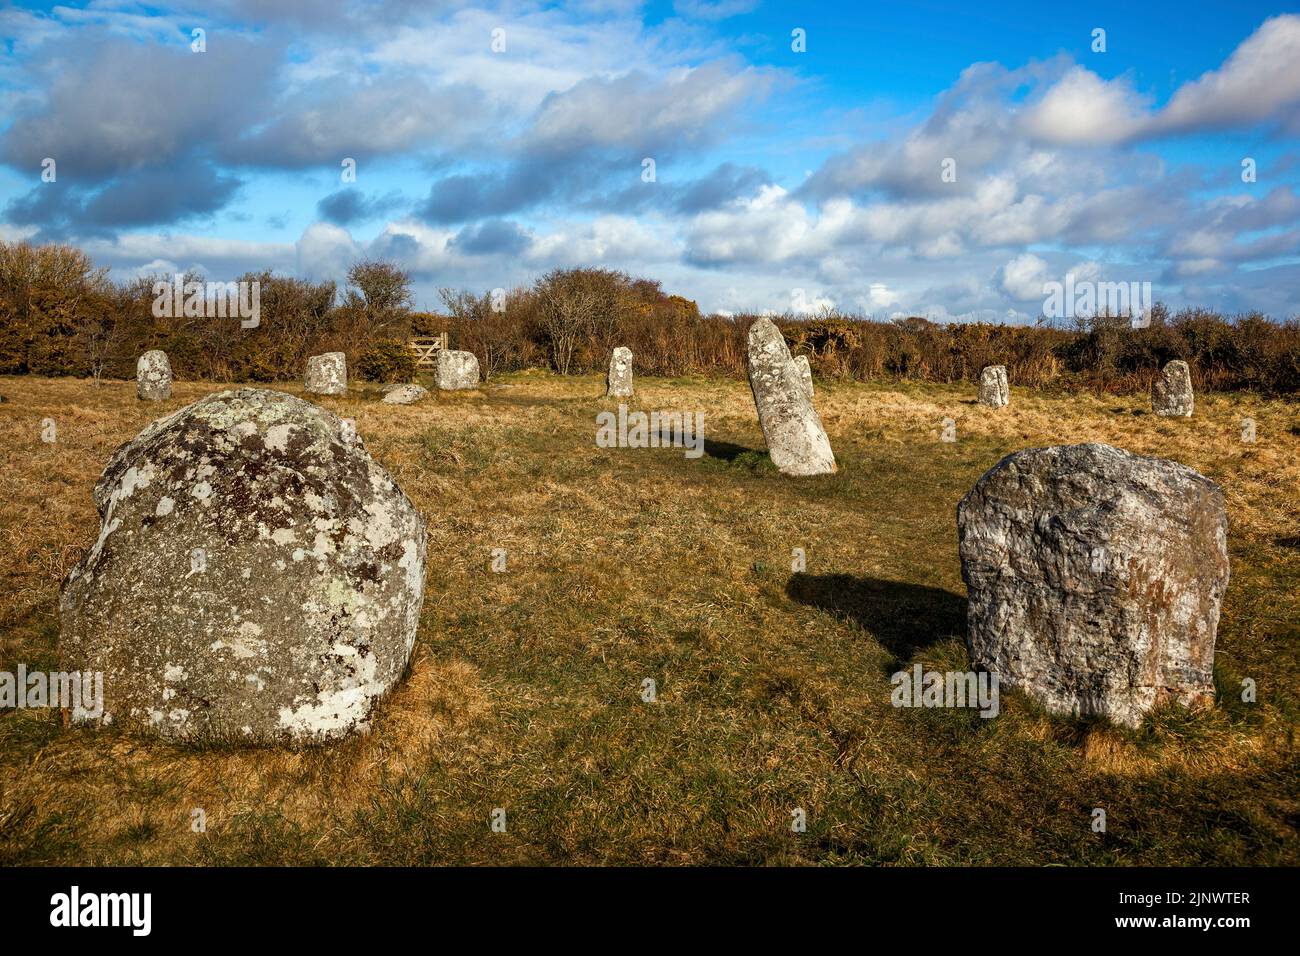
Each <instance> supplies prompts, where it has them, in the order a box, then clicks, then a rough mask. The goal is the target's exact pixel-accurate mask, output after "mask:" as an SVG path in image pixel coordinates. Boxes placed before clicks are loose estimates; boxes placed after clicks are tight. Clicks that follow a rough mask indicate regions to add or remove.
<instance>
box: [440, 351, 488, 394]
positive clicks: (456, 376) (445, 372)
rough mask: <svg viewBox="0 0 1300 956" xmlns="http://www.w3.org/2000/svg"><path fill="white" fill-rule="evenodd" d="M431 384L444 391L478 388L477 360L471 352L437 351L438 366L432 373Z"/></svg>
mask: <svg viewBox="0 0 1300 956" xmlns="http://www.w3.org/2000/svg"><path fill="white" fill-rule="evenodd" d="M433 384H434V386H435V387H436V388H440V389H443V390H444V391H445V390H451V389H459V388H478V359H477V358H475V356H474V353H473V352H458V351H455V350H453V349H439V350H438V364H437V367H436V368H435V369H434V372H433Z"/></svg>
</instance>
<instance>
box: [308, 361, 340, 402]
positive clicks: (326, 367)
mask: <svg viewBox="0 0 1300 956" xmlns="http://www.w3.org/2000/svg"><path fill="white" fill-rule="evenodd" d="M306 389H307V391H308V392H310V393H311V394H312V395H346V394H347V393H348V357H347V356H346V355H344V354H343V353H342V352H326V353H325V354H324V355H313V356H312V357H311V358H309V359H308V360H307V379H306Z"/></svg>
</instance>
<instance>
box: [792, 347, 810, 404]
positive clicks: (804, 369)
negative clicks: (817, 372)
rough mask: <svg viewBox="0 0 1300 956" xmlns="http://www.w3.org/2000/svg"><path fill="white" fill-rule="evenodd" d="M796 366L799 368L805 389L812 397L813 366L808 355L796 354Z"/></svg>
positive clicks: (800, 378) (800, 379)
mask: <svg viewBox="0 0 1300 956" xmlns="http://www.w3.org/2000/svg"><path fill="white" fill-rule="evenodd" d="M794 367H795V368H797V369H798V370H799V381H801V382H803V390H804V391H805V392H807V393H808V397H809V398H812V397H813V383H812V366H810V365H809V364H808V356H806V355H796V356H795V357H794Z"/></svg>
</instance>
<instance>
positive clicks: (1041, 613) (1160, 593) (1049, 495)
mask: <svg viewBox="0 0 1300 956" xmlns="http://www.w3.org/2000/svg"><path fill="white" fill-rule="evenodd" d="M957 536H958V543H959V548H960V552H961V566H962V578H963V579H964V580H965V581H966V585H967V589H968V592H969V604H968V615H967V636H966V643H967V647H968V649H969V651H970V655H971V660H972V661H973V662H974V664H975V665H976V666H977V667H979V668H983V669H987V670H989V671H991V672H993V673H995V674H997V675H999V677H1000V679H1001V681H1002V682H1003V683H1004V684H1006V685H1009V686H1012V687H1019V688H1021V689H1023V690H1024V691H1025V692H1026V693H1028V694H1029V695H1031V696H1032V697H1034V698H1035V699H1037V700H1038V701H1040V702H1041V703H1042V704H1043V706H1045V707H1046V708H1047V709H1048V710H1049V711H1051V712H1053V713H1061V714H1076V715H1087V714H1097V715H1102V716H1105V717H1108V718H1110V720H1112V721H1114V722H1115V723H1117V724H1121V725H1123V726H1127V727H1134V726H1136V725H1137V724H1138V723H1140V722H1141V720H1142V716H1143V715H1144V714H1145V713H1146V712H1147V711H1149V710H1150V709H1151V708H1152V707H1154V706H1156V705H1158V704H1160V703H1162V702H1164V701H1166V700H1170V699H1172V700H1177V701H1179V702H1180V703H1182V704H1184V705H1188V706H1191V705H1196V704H1202V703H1207V702H1212V701H1213V699H1214V685H1213V680H1212V672H1213V667H1214V638H1215V632H1216V630H1217V628H1218V623H1219V608H1220V606H1221V604H1222V601H1223V593H1224V590H1225V589H1226V587H1227V584H1228V517H1227V513H1226V511H1225V507H1224V497H1223V491H1222V490H1221V489H1220V488H1219V486H1218V485H1216V484H1214V483H1213V482H1212V481H1210V480H1209V479H1207V478H1205V477H1203V476H1201V475H1200V474H1198V473H1197V472H1195V471H1193V470H1192V469H1190V468H1187V467H1185V466H1184V465H1180V464H1177V463H1176V462H1172V461H1166V460H1164V459H1160V458H1143V457H1139V456H1137V455H1133V454H1130V453H1129V452H1126V451H1122V450H1121V449H1118V448H1112V447H1111V446H1109V445H1100V444H1088V445H1062V446H1056V447H1053V448H1037V449H1032V450H1029V451H1021V452H1016V453H1015V454H1013V455H1009V456H1007V457H1006V458H1004V459H1002V461H1000V462H999V463H998V464H997V465H996V466H995V467H994V468H992V469H991V470H990V471H989V472H988V473H987V474H985V475H984V476H983V477H982V478H980V480H979V481H978V482H976V483H975V487H974V488H972V489H971V490H970V493H969V494H967V495H966V497H965V498H963V499H962V501H961V504H960V505H958V507H957Z"/></svg>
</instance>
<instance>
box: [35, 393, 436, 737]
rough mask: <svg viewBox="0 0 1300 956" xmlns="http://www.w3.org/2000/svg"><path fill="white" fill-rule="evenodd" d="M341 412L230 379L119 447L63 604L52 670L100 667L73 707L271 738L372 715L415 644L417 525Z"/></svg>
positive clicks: (167, 733)
mask: <svg viewBox="0 0 1300 956" xmlns="http://www.w3.org/2000/svg"><path fill="white" fill-rule="evenodd" d="M347 424H348V423H346V422H344V421H342V420H340V419H339V418H337V417H336V416H334V415H333V414H331V413H330V412H328V411H326V410H324V409H322V408H320V407H318V406H316V405H312V404H310V403H308V402H305V401H303V400H301V399H298V398H294V397H292V396H290V395H285V394H283V393H281V392H272V391H265V390H261V389H239V390H237V391H226V392H219V393H217V394H214V395H210V396H208V397H207V398H205V399H203V400H202V401H199V402H196V403H195V404H193V405H189V406H187V407H185V408H183V409H181V410H180V411H179V412H177V413H175V414H174V415H171V416H169V417H167V418H163V419H159V420H158V421H156V422H154V423H153V424H151V425H149V426H148V427H147V428H145V430H144V431H142V432H141V433H140V434H139V435H138V436H136V438H135V439H133V440H132V441H130V442H128V443H127V444H125V445H123V446H122V447H121V448H119V449H118V450H117V451H116V452H115V453H114V454H113V457H112V458H111V459H110V460H109V462H108V466H107V467H106V468H105V469H104V474H103V476H102V477H101V478H100V480H99V482H98V483H97V484H96V486H95V504H96V506H97V508H98V510H99V516H100V529H99V537H98V539H97V540H96V541H95V543H94V545H93V546H92V547H91V549H90V550H89V552H88V553H87V554H86V556H85V557H84V558H82V560H81V562H80V563H79V564H78V565H77V566H76V567H75V568H73V569H72V571H71V573H70V574H69V575H68V577H67V579H66V580H65V582H64V584H63V592H62V596H61V599H60V604H59V606H60V611H61V615H62V632H61V635H60V638H59V652H60V655H61V658H62V666H63V668H64V669H66V670H69V671H73V670H75V671H79V672H82V673H86V672H91V673H93V672H101V673H102V674H103V712H102V713H101V714H98V715H96V714H93V713H92V714H89V715H87V714H81V715H80V716H79V715H77V714H74V715H73V717H74V720H78V721H79V722H91V723H100V724H110V723H111V724H112V725H114V726H123V727H127V728H129V729H132V730H136V731H140V732H144V733H148V734H156V735H160V736H162V737H166V738H172V739H178V740H196V741H198V740H201V741H223V742H224V741H247V742H252V743H266V744H273V743H287V744H304V743H317V742H321V741H326V740H332V739H335V738H338V737H342V736H344V735H346V734H348V733H350V732H352V731H354V730H359V729H363V728H365V727H366V726H367V722H368V720H369V718H370V715H371V712H372V710H373V709H374V707H375V704H376V703H377V702H378V701H379V699H380V698H381V697H382V696H383V695H384V693H386V692H387V691H388V690H389V689H390V688H392V686H393V685H394V684H395V683H396V682H397V680H398V679H399V678H400V677H401V675H402V673H403V671H404V670H405V668H406V665H407V661H408V660H409V659H410V656H411V649H412V646H413V644H414V642H415V631H416V625H417V624H418V623H419V618H420V605H421V601H422V597H423V587H424V583H423V582H424V557H425V525H424V521H423V519H421V517H420V515H419V514H418V513H417V512H416V510H415V507H414V506H413V505H412V504H411V502H410V500H409V499H408V498H407V497H406V495H405V494H403V493H402V490H401V489H400V488H399V487H398V486H397V485H396V483H395V482H394V481H393V478H392V476H390V475H389V474H388V472H387V471H385V470H384V469H383V467H381V466H380V465H379V464H378V463H376V462H375V460H374V459H373V458H371V457H370V454H369V453H368V452H367V451H366V449H365V447H364V445H363V444H362V443H361V442H360V440H359V439H358V438H357V436H356V432H355V431H354V430H352V429H349V428H347V427H345V426H346V425H347Z"/></svg>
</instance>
